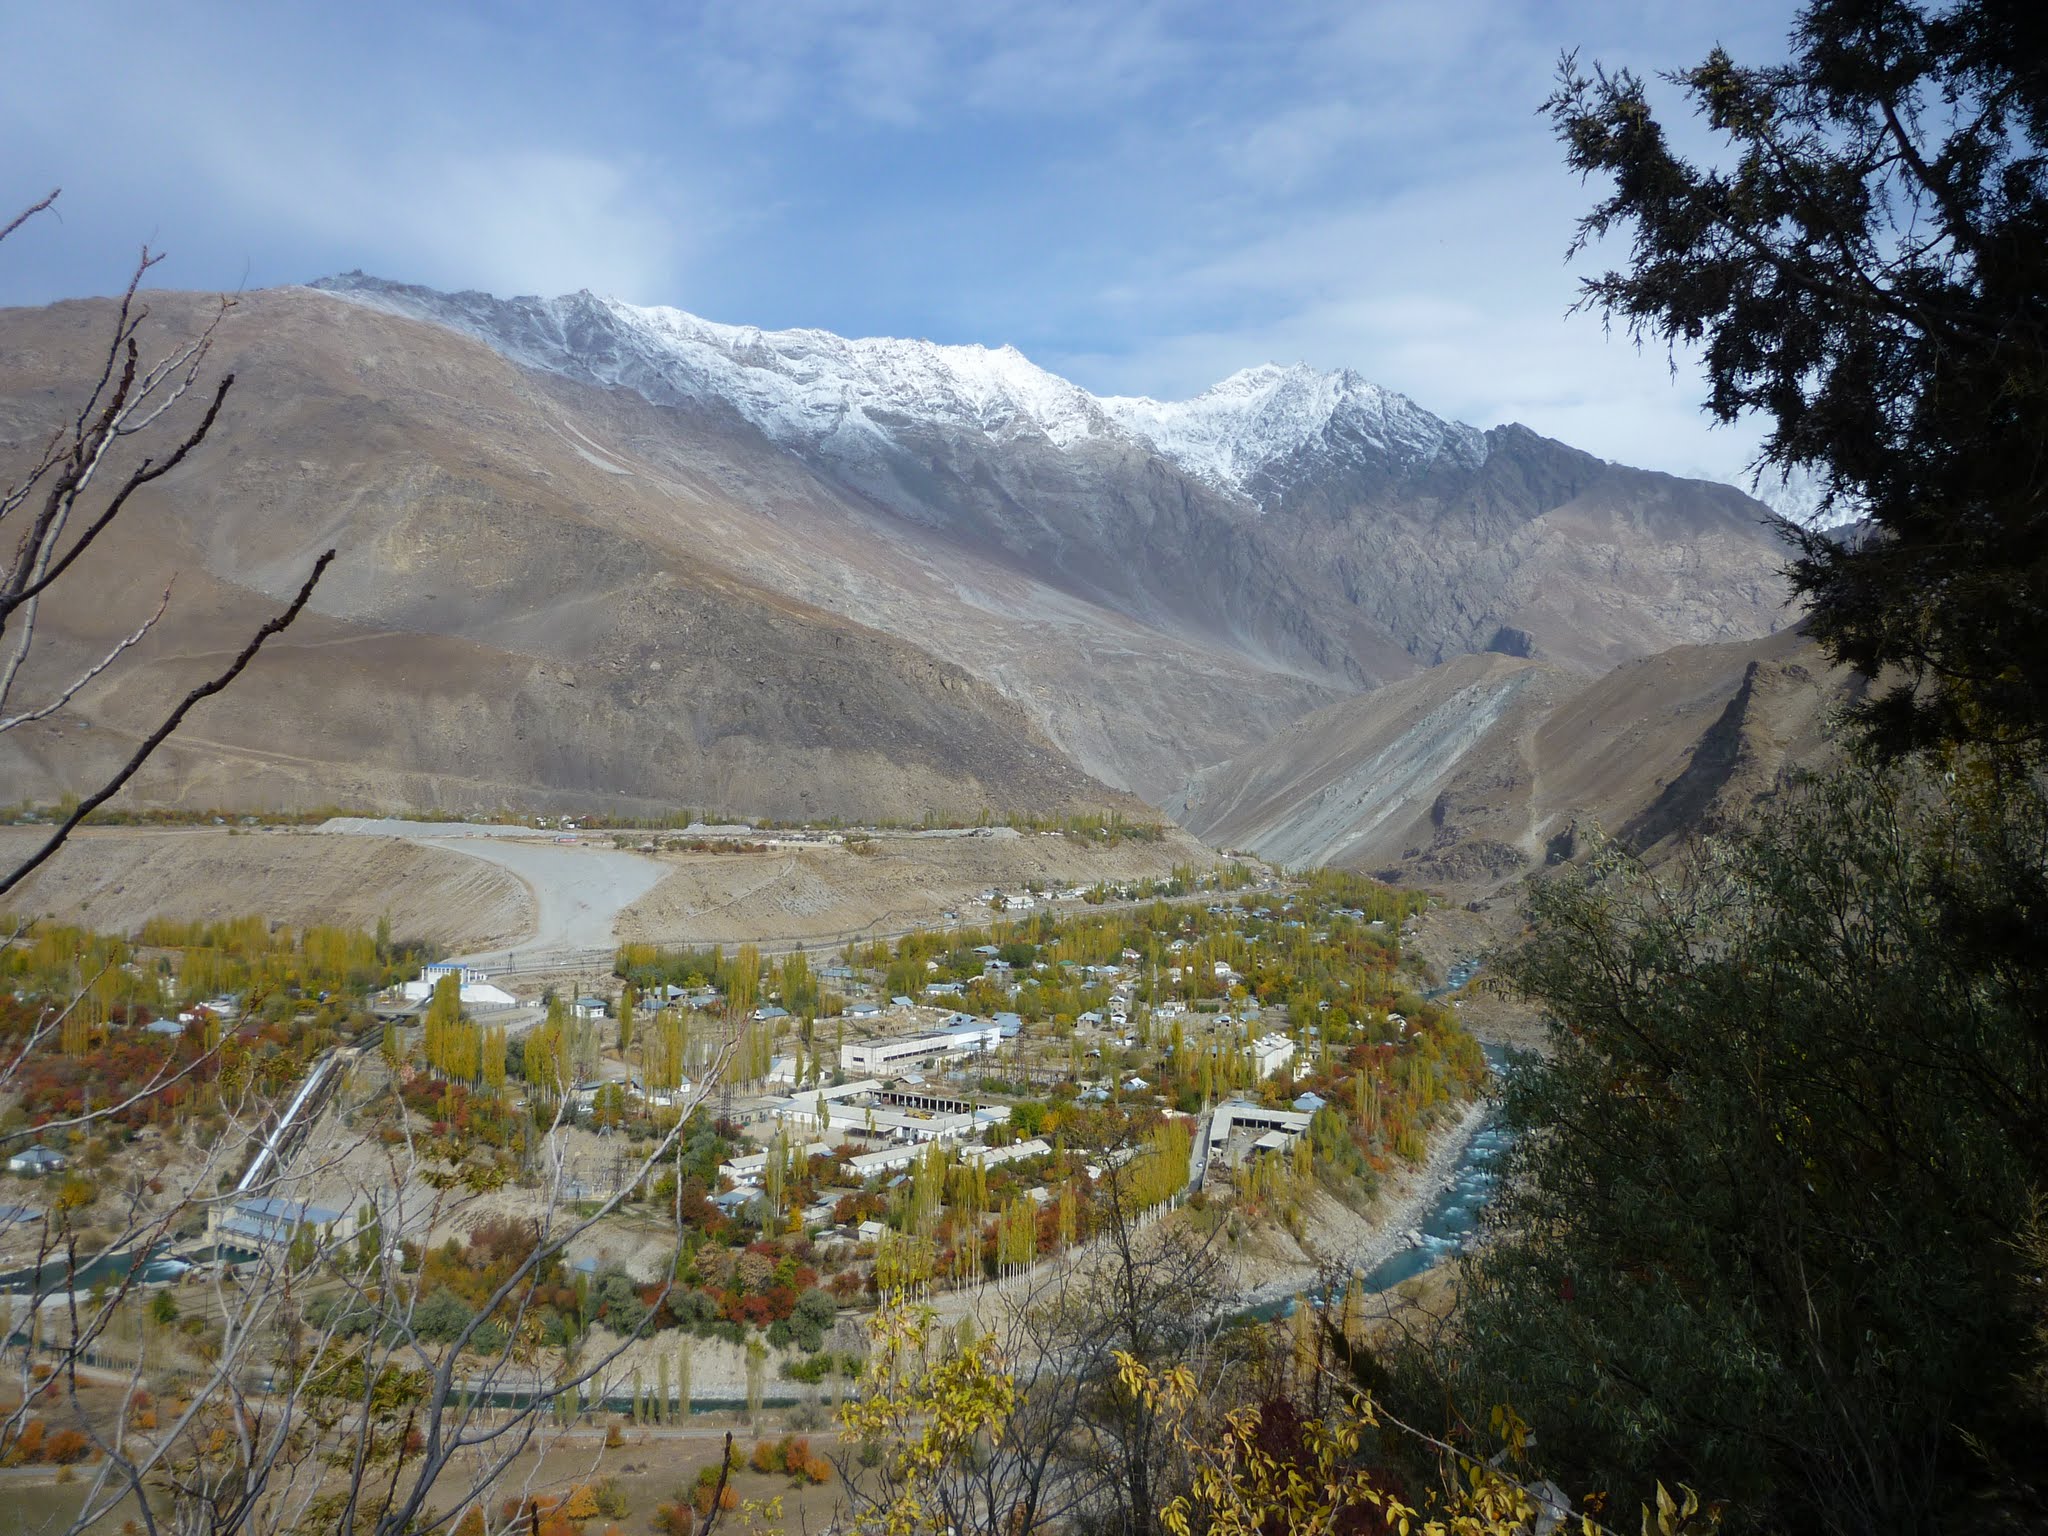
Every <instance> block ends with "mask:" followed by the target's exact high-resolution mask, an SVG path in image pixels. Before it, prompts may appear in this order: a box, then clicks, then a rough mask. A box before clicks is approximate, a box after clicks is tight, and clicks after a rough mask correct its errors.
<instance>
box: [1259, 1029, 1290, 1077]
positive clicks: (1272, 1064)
mask: <svg viewBox="0 0 2048 1536" xmlns="http://www.w3.org/2000/svg"><path fill="white" fill-rule="evenodd" d="M1251 1052H1252V1060H1253V1061H1254V1062H1256V1063H1257V1064H1258V1068H1259V1076H1261V1077H1271V1076H1272V1075H1273V1074H1274V1073H1275V1072H1278V1071H1279V1070H1280V1069H1281V1068H1282V1067H1284V1066H1286V1065H1287V1064H1288V1063H1289V1062H1290V1061H1292V1060H1294V1042H1293V1041H1292V1040H1290V1039H1288V1038H1287V1037H1286V1036H1285V1035H1261V1036H1259V1038H1258V1039H1256V1040H1254V1041H1253V1042H1252V1044H1251Z"/></svg>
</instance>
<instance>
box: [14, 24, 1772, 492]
mask: <svg viewBox="0 0 2048 1536" xmlns="http://www.w3.org/2000/svg"><path fill="white" fill-rule="evenodd" d="M1790 15H1791V7H1790V5H1789V3H1777V4H1715V5H1699V4H1678V3H1652V0H1636V3H1622V0H1614V3H1605V0H1585V3H1576V4H1570V5H1564V4H1543V3H1537V0H1524V3H1509V0H1491V3H1481V0H1386V3H1374V0H1355V3H1351V4H1325V3H1319V0H1262V3H1259V4H1256V5H1255V4H1249V3H1241V0H1240V3H1228V4H1175V5H1150V4H1146V3H1144V0H1102V3H1094V0H1090V3H1074V0H1030V3H1017V0H981V3H975V4H967V5H962V4H958V3H951V4H925V3H897V0H756V3H752V4H730V5H728V4H708V3H707V4H698V5H668V6H658V5H651V4H630V3H584V4H579V5H576V6H573V7H571V6H563V5H544V4H538V3H501V4H494V5H475V6H462V5H431V4H404V5H387V4H382V3H376V0H363V3H354V4H349V5H339V4H336V5H325V6H304V5H269V6H258V5H247V4H233V5H229V4H222V5H205V4H185V3H176V0H159V3H156V4H150V5H117V4H110V3H108V4H99V3H91V0H74V3H66V4H51V3H25V0H0V46H4V47H5V49H6V52H7V56H8V57H9V58H10V59H12V60H14V61H16V67H15V68H14V69H12V70H11V71H10V75H11V80H10V85H9V89H8V91H7V92H6V93H5V94H4V95H0V133H4V135H5V142H6V144H7V146H8V149H7V152H6V154H5V155H4V156H0V199H4V201H5V202H6V203H7V204H8V205H9V206H10V208H11V207H12V206H14V205H18V204H20V203H23V202H26V201H29V200H32V199H33V198H34V197H35V196H38V195H40V194H41V193H42V192H43V191H46V190H47V189H48V188H49V187H51V186H55V185H62V186H63V187H64V189H65V190H64V197H63V200H62V209H63V217H62V220H61V221H52V220H48V219H45V220H42V221H40V222H39V223H38V224H36V225H35V226H33V227H31V228H28V229H25V230H23V231H22V232H21V233H20V234H18V235H17V236H16V237H15V238H14V239H12V240H10V241H9V242H7V244H6V246H4V247H0V302H7V303H41V302H45V301H47V300H50V299H54V298H60V297H68V296H75V295H79V294H87V293H103V292H106V291H108V290H110V289H112V288H115V287H118V286H119V284H120V282H121V281H122V280H123V278H124V277H125V275H126V264H127V263H129V262H130V261H132V259H133V254H134V250H135V248H136V247H137V246H139V245H140V244H141V243H142V242H144V241H147V242H149V243H150V244H151V245H152V246H155V247H160V248H162V249H164V250H166V251H168V252H169V256H170V259H169V260H168V261H166V262H165V264H164V265H163V266H162V267H161V268H160V269H159V271H158V276H159V279H160V281H162V282H163V283H164V284H166V285H169V286H176V287H189V288H205V289H233V288H241V287H260V286H266V285H269V284H273V283H283V282H296V281H303V280H305V279H309V278H313V277H317V276H320V275H322V274H324V273H328V272H335V271H344V270H347V269H349V268H353V267H361V268H363V269H365V270H366V271H371V272H375V273H378V274H380V275H383V276H388V277H394V278H399V279H403V280H407V281H412V282H421V283H427V284H430V285H432V286H435V287H443V288H459V287H474V288H484V289H489V290H492V291H495V292H498V293H501V294H505V293H559V292H563V291H567V290H570V289H575V288H584V287H587V288H591V289H594V290H596V291H599V292H605V293H611V294H615V295H617V296H618V297H620V298H624V299H629V300H632V301H634V302H637V303H661V304H674V305H678V306H680V307H682V308H685V309H689V310H692V311H694V312H696V313H698V314H702V315H706V316H709V317H710V318H713V319H717V320H726V321H734V322H744V323H752V324H758V325H762V326H768V327H781V326H795V325H810V326H819V327H823V328H825V329H828V330H834V331H839V332H842V333H846V334H859V335H875V334H886V335H907V336H926V337H930V338H932V339H933V340H937V341H947V342H967V341H980V342H985V343H988V344H991V345H995V344H1000V343H1003V342H1012V343H1014V344H1015V345H1017V346H1018V347H1019V348H1021V349H1022V350H1023V351H1024V352H1026V353H1027V354H1028V355H1030V356H1031V357H1032V358H1034V359H1035V360H1036V361H1038V362H1040V363H1042V364H1043V365H1045V366H1046V367H1049V368H1052V369H1053V370H1055V371H1056V372H1060V373H1063V374H1066V375H1067V376H1069V377H1071V378H1073V379H1075V380H1076V381H1077V382H1079V383H1081V384H1083V385H1084V386H1086V387H1088V388H1090V389H1093V390H1096V391H1097V392H1099V393H1144V394H1153V395H1160V396H1167V397H1180V396H1185V395H1189V394H1193V393H1195V392H1197V391H1199V390H1200V389H1202V388H1203V387H1205V386H1206V385H1208V384H1211V383H1213V382H1215V381H1216V380H1217V379H1219V378H1221V377H1223V376H1224V375H1226V374H1228V373H1230V372H1232V371H1234V370H1236V369H1238V368H1241V367H1245V366H1248V365H1250V364H1253V363H1259V362H1265V361H1279V362H1293V361H1296V360H1305V361H1307V362H1310V363H1313V364H1316V365H1317V366H1320V367H1339V366H1343V367H1352V368H1356V369H1357V370H1359V371H1360V372H1361V373H1363V374H1365V375H1366V376H1367V377H1369V378H1371V379H1373V380H1374V381H1376V382H1378V383H1381V384H1384V385H1387V386H1389V387H1391V388H1395V389H1399V390H1402V391H1404V392H1405V393H1407V394H1410V395H1412V396H1413V397H1414V398H1415V399H1416V400H1418V401H1419V402H1420V403H1422V404H1423V405H1425V406H1427V407H1428V408H1430V409H1432V410H1434V411H1437V412H1438V413H1440V414H1443V415H1448V416H1454V417H1457V418H1460V419H1462V420H1466V421H1470V422H1472V423H1474V424H1475V425H1479V426H1490V425H1493V424H1495V423H1498V422H1502V421H1508V420H1518V421H1522V422H1525V423H1527V424H1529V425H1530V426H1533V427H1535V428H1537V429H1538V430H1540V431H1544V432H1548V433H1551V434H1553V435H1555V436H1558V437H1562V438H1564V439H1566V440H1567V441H1570V442H1573V443H1576V444H1578V445H1580V446H1582V447H1585V448H1588V449H1591V450H1592V451H1594V452H1596V453H1600V454H1602V455H1604V456H1606V457H1609V458H1616V459H1622V460H1626V461H1629V462H1633V463H1638V464H1644V465H1648V466H1651V467H1654V468H1661V469H1670V470H1674V471H1678V472H1683V473H1710V474H1714V475H1717V476H1723V477H1734V476H1736V475H1738V474H1739V473H1740V471H1741V467H1742V465H1743V463H1744V462H1745V460H1746V459H1747V457H1748V455H1749V453H1750V451H1751V449H1752V446H1753V443H1754V440H1755V435H1756V434H1755V433H1754V432H1753V431H1750V430H1745V429H1740V428H1738V429H1736V430H1733V431H1730V430H1713V429H1710V428H1709V426H1708V423H1707V421H1706V418H1705V417H1704V415H1702V414H1701V413H1700V411H1699V410H1698V406H1697V402H1698V400H1699V398H1700V396H1701V393H1702V390H1701V388H1700V385H1699V382H1698V379H1697V376H1696V374H1695V373H1694V372H1692V371H1691V369H1690V368H1689V366H1688V363H1687V360H1685V359H1680V360H1679V371H1678V375H1677V377H1675V378H1674V377H1673V375H1672V372H1671V368H1670V365H1669V362H1668V361H1667V359H1666V357H1665V356H1664V355H1663V353H1662V352H1650V353H1638V352H1636V351H1635V350H1634V349H1633V348H1632V347H1631V346H1630V345H1629V344H1628V343H1627V342H1626V340H1625V339H1623V338H1622V337H1620V336H1618V335H1617V336H1614V337H1611V338H1610V337H1608V336H1606V335H1605V334H1604V333H1603V328H1602V326H1601V324H1600V322H1599V320H1598V319H1597V318H1594V317H1588V316H1579V317H1576V318H1569V319H1568V318H1567V317H1566V314H1565V311H1566V309H1567V307H1568V306H1569V304H1570V303H1571V300H1572V296H1573V273H1572V271H1571V270H1570V269H1568V268H1567V267H1566V265H1565V262H1564V250H1565V246H1566V244H1567V242H1568V240H1569V239H1570V235H1571V226H1572V222H1573V220H1574V218H1575V217H1576V216H1577V214H1578V213H1580V212H1581V211H1583V209H1584V208H1585V207H1586V206H1587V205H1588V203H1589V202H1590V200H1591V198H1592V196H1593V193H1592V191H1591V189H1587V188H1583V187H1581V186H1580V185H1579V184H1578V182H1577V181H1576V180H1575V179H1574V178H1573V177H1571V176H1570V175H1569V174H1568V173H1567V172H1566V171H1565V170H1564V169H1563V167H1562V164H1561V160H1560V156H1559V152H1558V148H1557V146H1556V144H1555V143H1554V142H1553V141H1552V139H1551V138H1550V136H1549V133H1548V130H1547V127H1546V126H1545V124H1544V123H1543V122H1542V121H1541V120H1540V119H1539V118H1538V117H1537V115H1536V109H1537V106H1538V104H1539V103H1540V102H1541V100H1542V98H1543V96H1544V95H1545V93H1546V90H1547V88H1548V85H1549V82H1550V75H1551V71H1552V69H1553V67H1554V65H1555V62H1556V59H1557V56H1558V53H1559V52H1560V50H1561V49H1564V48H1568V47H1577V48H1580V49H1582V50H1583V52H1584V53H1585V54H1586V55H1587V56H1589V57H1597V58H1600V59H1601V60H1603V61H1605V62H1608V63H1612V64H1628V65H1632V66H1635V67H1636V68H1638V69H1639V70H1643V71H1646V72H1647V71H1654V70H1656V69H1660V68H1667V67H1676V66H1680V65H1684V64H1689V63H1693V62H1696V61H1697V60H1698V59H1699V58H1700V57H1701V56H1703V55H1704V54H1705V52H1706V51H1707V49H1708V48H1709V47H1710V46H1712V45H1713V44H1714V43H1715V42H1716V41H1720V42H1723V43H1725V44H1726V45H1727V46H1728V47H1729V48H1730V49H1731V50H1733V51H1734V52H1735V53H1736V54H1737V56H1738V57H1739V58H1750V59H1756V60H1759V61H1760V60H1763V59H1767V58H1769V59H1774V58H1777V57H1780V56H1781V55H1782V52H1783V40H1784V36H1785V33H1786V31H1787V28H1788V26H1789V23H1790ZM1582 265H1586V264H1582Z"/></svg>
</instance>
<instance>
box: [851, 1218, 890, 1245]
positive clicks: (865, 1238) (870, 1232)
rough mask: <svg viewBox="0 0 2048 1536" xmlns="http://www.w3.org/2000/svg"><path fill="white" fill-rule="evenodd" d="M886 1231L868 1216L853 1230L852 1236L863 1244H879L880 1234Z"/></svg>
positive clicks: (885, 1228) (886, 1229)
mask: <svg viewBox="0 0 2048 1536" xmlns="http://www.w3.org/2000/svg"><path fill="white" fill-rule="evenodd" d="M888 1230H889V1229H888V1228H887V1227H885V1226H883V1225H882V1224H881V1223H880V1222H879V1221H876V1220H875V1219H874V1217H872V1216H870V1217H869V1218H868V1219H867V1220H866V1221H864V1222H862V1223H861V1224H860V1225H859V1226H857V1227H855V1228H854V1229H853V1235H854V1236H855V1237H857V1238H859V1239H860V1240H861V1241H862V1242H864V1243H879V1242H880V1241H881V1240H882V1234H883V1233H884V1232H886V1231H888Z"/></svg>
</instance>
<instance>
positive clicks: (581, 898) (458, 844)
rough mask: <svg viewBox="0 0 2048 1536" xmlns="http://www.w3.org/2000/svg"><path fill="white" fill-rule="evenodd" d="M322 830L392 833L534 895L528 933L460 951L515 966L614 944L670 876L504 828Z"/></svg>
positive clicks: (376, 825)
mask: <svg viewBox="0 0 2048 1536" xmlns="http://www.w3.org/2000/svg"><path fill="white" fill-rule="evenodd" d="M320 830H321V831H322V832H328V833H334V834H337V835H342V836H365V837H394V838H402V839H404V840H406V841H409V842H414V843H420V844H424V845H426V846H428V847H431V848H444V849H446V850H448V851H449V852H450V853H458V854H465V855H467V856H468V857H470V858H472V859H482V860H483V861H484V862H486V863H489V864H495V865H497V866H498V867H499V868H500V869H503V870H505V871H507V872H508V873H510V874H511V875H513V876H514V877H515V878H516V879H518V880H519V882H520V883H521V884H523V885H524V886H525V887H526V888H527V890H528V891H530V892H531V893H532V895H533V911H534V920H533V927H532V930H531V931H530V932H529V933H528V934H527V935H526V937H525V938H523V939H521V940H519V941H518V942H516V943H514V944H512V945H510V946H503V945H501V946H498V947H496V948H493V949H490V950H479V951H476V952H474V953H472V954H469V955H464V956H460V957H459V958H461V959H464V960H474V961H476V962H477V963H479V964H482V963H484V962H486V961H496V962H499V963H510V964H512V965H517V964H518V963H519V962H520V960H521V959H523V958H527V957H531V956H534V955H538V954H542V953H556V952H560V951H563V950H600V949H609V948H611V947H612V945H613V944H614V942H616V940H615V930H616V928H617V925H618V918H619V914H620V913H621V912H623V911H624V910H625V909H626V908H627V907H629V906H631V905H632V904H633V903H634V902H636V901H638V900H639V899H640V898H641V897H642V896H645V895H646V894H647V893H648V892H649V891H651V890H653V889H654V887H655V886H657V885H659V884H660V883H661V881H662V880H663V879H664V878H665V877H666V876H667V874H668V873H669V871H668V869H667V868H666V867H665V866H664V865H662V864H660V863H658V862H657V861H655V860H654V859H650V858H646V857H643V856H642V855H640V854H637V853H625V852H621V851H619V850H617V849H612V848H596V847H591V846H589V845H587V844H583V843H556V842H552V841H548V842H543V841H540V840H538V839H536V838H534V837H533V836H532V835H531V834H528V836H526V837H523V838H522V837H516V836H508V835H506V834H507V832H508V831H509V830H510V829H507V828H503V827H471V826H468V825H464V824H454V825H450V824H445V823H444V824H440V825H436V824H434V823H430V822H415V821H372V820H368V819H366V818H362V817H344V818H338V819H336V820H334V821H330V822H327V823H324V824H323V825H322V827H321V828H320Z"/></svg>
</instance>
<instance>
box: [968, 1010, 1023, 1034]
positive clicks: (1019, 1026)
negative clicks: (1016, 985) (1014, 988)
mask: <svg viewBox="0 0 2048 1536" xmlns="http://www.w3.org/2000/svg"><path fill="white" fill-rule="evenodd" d="M953 1027H954V1028H956V1029H957V1028H959V1027H960V1026H959V1025H957V1024H956V1025H954V1026H953ZM1022 1033H1024V1021H1023V1019H1021V1018H1019V1017H1018V1016H1017V1015H1016V1014H1014V1013H999V1014H997V1015H996V1038H997V1039H999V1040H1014V1039H1016V1038H1017V1037H1018V1036H1019V1035H1021V1034H1022Z"/></svg>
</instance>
